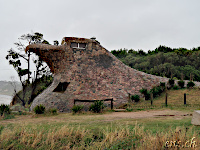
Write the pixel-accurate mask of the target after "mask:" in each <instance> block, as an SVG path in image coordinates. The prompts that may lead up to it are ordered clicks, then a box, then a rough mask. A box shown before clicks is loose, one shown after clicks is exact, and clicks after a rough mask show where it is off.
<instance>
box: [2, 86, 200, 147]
mask: <svg viewBox="0 0 200 150" xmlns="http://www.w3.org/2000/svg"><path fill="white" fill-rule="evenodd" d="M184 92H186V93H187V92H188V93H189V92H190V93H189V94H191V95H192V94H194V93H196V94H197V93H198V89H196V90H190V91H189V90H188V91H187V90H186V89H184V90H178V91H169V92H168V94H169V97H170V98H171V101H172V102H174V103H176V102H177V101H181V100H182V99H181V98H180V97H177V95H182V93H184ZM163 98H164V95H161V97H160V98H157V99H155V100H154V102H155V104H160V103H161V104H162V101H163ZM192 100H193V99H191V101H192ZM169 101H170V100H169ZM188 101H189V100H188ZM191 101H190V102H191ZM197 101H199V100H196V101H195V103H197ZM192 102H193V101H192ZM199 102H200V101H199ZM145 103H147V102H145V101H143V102H140V103H139V104H137V105H145ZM171 109H173V110H174V109H176V108H173V107H168V108H155V109H153V110H149V109H147V110H148V111H146V112H147V113H151V112H152V111H157V110H158V111H168V112H170V111H173V110H171ZM194 109H198V108H194V107H184V106H183V107H179V108H177V110H178V112H181V113H183V114H191V113H192V112H193V110H194ZM134 111H138V110H137V109H135V110H134ZM144 111H145V110H144ZM144 111H140V113H143V112H144ZM134 113H138V112H125V117H124V118H119V117H116V116H113V117H112V115H113V114H116V112H104V113H103V114H92V113H85V114H76V115H73V114H72V113H61V114H58V115H54V116H52V115H34V114H27V115H16V116H15V118H13V119H7V120H3V119H2V120H0V149H41V150H42V149H142V150H143V149H147V150H148V149H153V150H156V149H158V150H160V149H166V148H165V146H167V147H170V145H171V146H172V148H169V149H173V147H174V144H175V145H179V146H180V147H181V149H191V148H183V146H186V147H188V146H194V144H191V140H192V138H193V137H195V139H193V141H196V143H195V144H196V145H197V147H196V149H199V148H200V147H199V142H200V127H199V126H194V125H192V124H191V119H192V116H190V115H181V116H179V117H176V116H168V115H167V114H166V116H154V117H143V118H131V117H127V116H128V115H134ZM126 114H127V115H126ZM167 141H169V143H167V145H166V142H167ZM170 141H177V142H176V143H173V144H170ZM180 141H181V142H180ZM187 141H188V142H187Z"/></svg>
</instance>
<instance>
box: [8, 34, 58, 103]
mask: <svg viewBox="0 0 200 150" xmlns="http://www.w3.org/2000/svg"><path fill="white" fill-rule="evenodd" d="M18 40H19V41H18V42H16V43H14V45H15V47H16V48H15V49H14V48H11V49H10V50H8V54H7V55H6V59H7V60H8V61H9V64H10V65H12V66H13V68H14V69H15V70H16V72H17V74H18V77H19V80H20V82H21V85H22V92H21V94H19V93H17V92H16V88H15V97H17V98H18V99H19V100H20V101H21V103H22V105H23V106H25V105H26V104H30V103H31V102H32V100H33V98H34V96H35V95H34V93H35V90H36V87H37V84H38V81H39V79H43V78H44V76H51V72H50V69H49V68H48V66H47V65H46V63H44V62H43V61H42V60H41V59H40V57H38V56H36V55H35V54H33V53H32V52H30V51H28V52H27V53H25V48H26V46H27V45H29V44H38V43H39V44H40V43H43V44H50V43H49V42H48V41H47V40H45V39H44V37H43V34H41V33H38V32H35V33H31V34H30V33H28V34H23V35H22V36H20V37H19V38H18ZM58 44H59V42H58V41H57V40H56V41H54V45H58ZM25 64H26V65H25ZM30 65H34V67H32V68H35V69H34V71H31V69H30V68H31V67H30ZM33 72H34V75H33ZM30 84H31V87H32V88H31V92H30V88H29V91H28V92H29V93H30V96H29V100H28V101H26V100H25V95H26V93H27V89H28V88H27V87H28V86H29V87H30ZM13 86H14V87H15V85H13Z"/></svg>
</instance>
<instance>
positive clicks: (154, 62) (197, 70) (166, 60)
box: [111, 46, 200, 81]
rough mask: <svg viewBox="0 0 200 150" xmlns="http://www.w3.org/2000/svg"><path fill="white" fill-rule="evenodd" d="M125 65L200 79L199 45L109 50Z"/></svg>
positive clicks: (157, 73) (154, 72)
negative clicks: (188, 47) (146, 50)
mask: <svg viewBox="0 0 200 150" xmlns="http://www.w3.org/2000/svg"><path fill="white" fill-rule="evenodd" d="M111 52H112V54H113V55H115V56H116V57H117V58H118V59H120V60H121V61H122V62H123V63H125V64H126V65H128V66H130V67H132V68H134V69H137V70H140V71H143V72H146V73H149V74H153V75H157V76H162V77H168V78H171V77H176V78H177V79H183V80H190V79H193V80H195V81H200V63H199V58H200V47H198V48H193V49H186V48H173V49H172V48H170V47H166V46H159V47H158V48H156V49H155V50H152V51H150V50H149V51H148V53H146V52H144V51H143V50H138V51H135V50H132V49H130V50H127V49H120V50H113V51H111Z"/></svg>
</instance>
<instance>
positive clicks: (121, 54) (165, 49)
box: [111, 45, 200, 58]
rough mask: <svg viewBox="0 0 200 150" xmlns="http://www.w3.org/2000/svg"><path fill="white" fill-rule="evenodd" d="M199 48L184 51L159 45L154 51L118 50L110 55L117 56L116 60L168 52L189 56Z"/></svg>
mask: <svg viewBox="0 0 200 150" xmlns="http://www.w3.org/2000/svg"><path fill="white" fill-rule="evenodd" d="M199 50H200V47H197V48H192V49H189V50H188V49H186V48H170V47H167V46H162V45H160V46H159V47H158V48H156V49H155V50H148V52H145V51H143V50H142V49H140V50H138V51H136V50H134V49H130V50H128V49H125V48H124V49H119V50H112V51H111V53H112V54H113V55H115V56H117V57H118V58H123V57H126V56H127V55H130V54H132V55H139V56H147V55H153V54H157V53H159V52H163V53H169V52H174V53H177V54H179V55H185V56H187V55H190V54H192V52H195V51H199Z"/></svg>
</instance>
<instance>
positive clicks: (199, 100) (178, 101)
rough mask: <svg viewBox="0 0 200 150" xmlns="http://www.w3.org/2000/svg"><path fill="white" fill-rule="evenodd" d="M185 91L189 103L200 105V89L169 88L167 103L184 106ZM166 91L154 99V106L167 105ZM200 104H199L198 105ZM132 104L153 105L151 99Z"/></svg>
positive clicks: (195, 105) (137, 105)
mask: <svg viewBox="0 0 200 150" xmlns="http://www.w3.org/2000/svg"><path fill="white" fill-rule="evenodd" d="M184 93H186V103H187V105H194V107H199V106H200V89H199V88H195V89H187V88H184V89H179V90H168V91H167V94H168V96H167V103H168V106H174V107H176V106H177V107H182V106H183V105H184ZM165 98H166V93H165V92H164V93H162V94H161V95H160V96H159V97H157V98H155V99H153V106H157V107H160V106H165ZM198 105H199V106H198ZM132 106H136V107H139V106H151V102H150V100H148V101H145V100H143V99H142V100H141V101H140V102H138V103H134V104H133V105H132Z"/></svg>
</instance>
